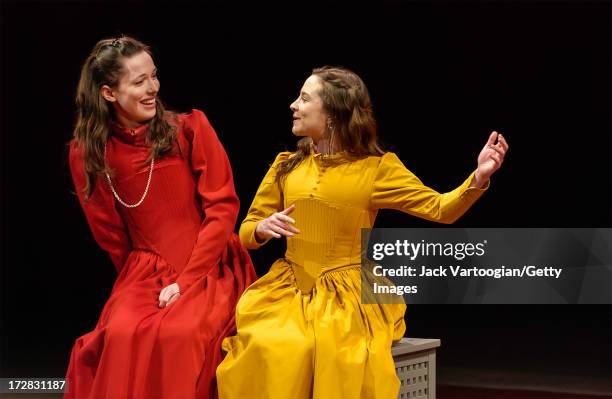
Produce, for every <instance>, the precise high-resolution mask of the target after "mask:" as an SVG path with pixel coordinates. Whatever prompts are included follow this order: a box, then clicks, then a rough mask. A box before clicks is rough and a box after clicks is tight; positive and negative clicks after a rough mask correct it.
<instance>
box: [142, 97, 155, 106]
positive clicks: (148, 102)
mask: <svg viewBox="0 0 612 399" xmlns="http://www.w3.org/2000/svg"><path fill="white" fill-rule="evenodd" d="M141 103H142V104H144V105H155V97H153V98H147V99H145V100H142V101H141Z"/></svg>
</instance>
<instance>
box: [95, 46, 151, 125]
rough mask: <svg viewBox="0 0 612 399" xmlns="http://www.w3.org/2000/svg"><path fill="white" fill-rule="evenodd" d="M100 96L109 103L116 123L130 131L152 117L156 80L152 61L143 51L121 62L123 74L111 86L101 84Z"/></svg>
mask: <svg viewBox="0 0 612 399" xmlns="http://www.w3.org/2000/svg"><path fill="white" fill-rule="evenodd" d="M100 91H101V93H102V96H104V98H105V99H106V100H107V101H109V102H111V103H112V105H113V108H114V109H115V115H116V117H117V122H119V124H121V125H123V126H125V127H128V128H134V127H138V126H140V125H141V124H143V123H145V122H147V121H148V120H150V119H151V118H153V117H154V116H155V113H156V112H157V110H156V102H157V98H156V97H157V92H158V91H159V80H157V68H156V67H155V63H154V62H153V58H151V56H150V55H149V53H147V52H146V51H142V52H140V53H138V54H135V55H134V56H132V57H127V58H124V59H123V74H122V75H121V77H120V78H119V81H118V83H117V85H116V86H115V87H109V86H107V85H104V86H102V87H101V89H100Z"/></svg>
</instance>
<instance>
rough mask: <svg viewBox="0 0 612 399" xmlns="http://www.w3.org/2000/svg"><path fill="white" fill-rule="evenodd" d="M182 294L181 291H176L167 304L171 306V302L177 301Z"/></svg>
mask: <svg viewBox="0 0 612 399" xmlns="http://www.w3.org/2000/svg"><path fill="white" fill-rule="evenodd" d="M180 296H181V293H180V292H175V293H174V294H172V295H171V296H170V298H168V302H167V303H166V306H169V305H170V304H172V303H173V302H175V301H176V300H177V299H179V297H180Z"/></svg>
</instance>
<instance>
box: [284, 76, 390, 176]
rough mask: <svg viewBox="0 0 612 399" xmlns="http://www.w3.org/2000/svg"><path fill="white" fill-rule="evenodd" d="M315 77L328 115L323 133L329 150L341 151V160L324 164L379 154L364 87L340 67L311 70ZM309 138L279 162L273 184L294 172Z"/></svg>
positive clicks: (305, 153) (327, 160)
mask: <svg viewBox="0 0 612 399" xmlns="http://www.w3.org/2000/svg"><path fill="white" fill-rule="evenodd" d="M312 74H313V75H314V76H316V77H318V78H319V81H320V82H321V85H322V88H321V90H320V91H319V93H318V94H319V96H320V97H321V100H322V103H323V110H324V111H325V112H326V113H327V114H328V115H329V118H330V120H331V124H330V125H329V126H328V127H327V129H326V131H325V132H324V133H323V134H324V137H326V138H328V139H329V142H330V148H332V149H335V150H337V151H339V152H343V157H340V159H338V158H327V157H324V158H323V159H324V162H325V163H327V164H334V163H337V162H342V161H347V160H348V161H353V160H356V159H360V158H364V157H366V156H369V155H383V154H384V153H385V152H384V151H383V149H382V148H381V146H380V144H379V143H378V138H377V132H378V127H377V125H376V119H375V118H374V111H373V109H372V101H371V100H370V94H369V92H368V89H367V87H366V85H365V84H364V83H363V81H362V80H361V78H360V77H359V76H358V75H357V74H356V73H355V72H353V71H351V70H349V69H346V68H343V67H330V66H323V67H321V68H315V69H313V70H312ZM311 146H312V138H310V137H305V138H303V139H300V140H299V141H298V143H297V150H296V151H295V153H294V154H293V155H292V156H290V157H289V158H287V159H286V160H284V161H282V162H280V163H279V164H278V166H277V170H276V181H277V182H280V181H281V180H282V179H283V178H284V177H286V176H287V175H288V174H289V173H290V172H291V171H292V170H293V169H295V168H296V167H297V166H298V165H299V164H300V163H301V162H302V161H303V160H304V159H305V158H306V157H307V156H308V155H310V153H311V151H312V149H311Z"/></svg>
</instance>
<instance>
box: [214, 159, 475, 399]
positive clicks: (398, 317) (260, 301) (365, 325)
mask: <svg viewBox="0 0 612 399" xmlns="http://www.w3.org/2000/svg"><path fill="white" fill-rule="evenodd" d="M290 155H291V153H289V152H283V153H280V154H279V155H278V156H277V157H276V160H275V161H274V163H273V165H272V167H271V168H270V170H269V171H268V173H267V174H266V176H265V178H264V179H263V181H262V183H261V185H260V186H259V189H258V190H257V194H256V196H255V199H254V200H253V203H252V205H251V208H250V209H249V213H248V215H247V217H246V219H245V220H244V221H243V222H242V225H241V227H240V239H241V241H242V243H243V244H244V245H245V246H246V247H247V248H250V249H253V248H258V247H260V246H261V245H263V244H261V243H258V242H257V241H256V240H255V236H254V233H255V227H256V225H257V223H259V222H260V221H261V220H262V219H265V218H266V217H268V216H270V215H272V214H273V213H274V212H278V211H281V210H283V209H285V208H287V207H289V206H290V205H291V204H295V205H296V208H295V211H294V212H293V213H292V214H291V217H292V218H293V219H295V221H296V223H295V226H296V227H297V228H298V229H299V230H300V231H301V233H300V234H297V235H295V236H293V237H291V238H288V239H287V252H286V254H285V257H284V258H281V259H278V260H277V261H276V262H275V263H274V264H273V265H272V267H271V269H270V271H269V272H268V273H267V274H266V275H264V276H263V277H261V278H260V279H259V280H258V281H256V282H255V283H254V284H252V285H251V286H250V287H249V288H248V289H247V290H246V291H245V292H244V294H243V295H242V298H241V299H240V301H239V302H238V305H237V308H236V324H237V328H238V333H237V335H235V336H233V337H229V338H226V339H225V341H224V342H223V350H224V351H226V352H227V355H226V357H225V359H224V360H223V362H222V363H221V364H220V365H219V367H218V368H217V379H218V389H219V397H220V398H221V399H238V398H250V399H251V398H252V399H257V398H262V399H263V398H267V399H310V398H314V399H358V398H361V399H366V398H368V399H369V398H372V399H374V398H376V399H381V398H382V399H396V398H397V396H398V392H399V380H398V378H397V376H396V374H395V366H394V363H393V358H392V356H391V345H392V342H393V341H397V340H399V339H400V338H402V336H403V335H404V331H405V324H404V311H405V309H406V305H405V304H403V303H398V304H362V303H361V296H360V286H361V276H360V262H361V248H360V247H361V243H360V229H361V228H369V227H372V225H373V224H374V220H375V218H376V214H377V211H378V209H381V208H392V209H398V210H400V211H403V212H407V213H409V214H412V215H415V216H418V217H421V218H425V219H429V220H434V221H438V222H442V223H452V222H453V221H455V220H456V219H457V218H458V217H459V216H461V215H462V214H463V213H464V212H465V211H466V210H467V209H468V208H469V207H470V206H471V205H472V204H473V203H474V201H475V200H476V199H477V198H478V197H479V196H480V195H481V194H482V192H483V191H484V189H482V190H481V189H475V188H468V186H469V184H470V182H471V179H472V177H473V175H472V176H470V177H468V179H467V180H466V181H465V182H464V183H463V184H462V185H461V186H459V187H458V188H456V189H455V190H453V191H451V192H448V193H445V194H440V193H438V192H436V191H435V190H433V189H431V188H429V187H426V186H424V185H423V184H422V183H421V181H420V180H419V179H418V178H417V177H416V176H415V175H414V174H412V173H411V172H410V171H409V170H408V169H406V168H405V167H404V165H403V164H402V162H401V161H400V160H399V158H398V157H397V156H396V155H395V154H393V153H386V154H385V155H383V156H382V157H380V156H370V157H367V158H364V159H361V160H357V161H352V162H345V163H340V164H337V165H333V166H326V165H327V163H325V162H323V160H322V159H321V156H320V155H319V154H314V155H309V156H308V157H307V158H306V159H305V160H304V161H302V163H301V164H300V165H299V166H298V167H297V168H295V169H294V170H293V171H292V172H291V173H290V174H289V175H288V176H286V179H285V180H284V181H283V183H282V185H280V186H279V184H277V183H276V182H275V173H276V172H275V170H276V165H277V164H278V163H279V162H280V161H282V160H284V159H286V158H287V157H289V156H290ZM339 157H341V155H340V156H339Z"/></svg>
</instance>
